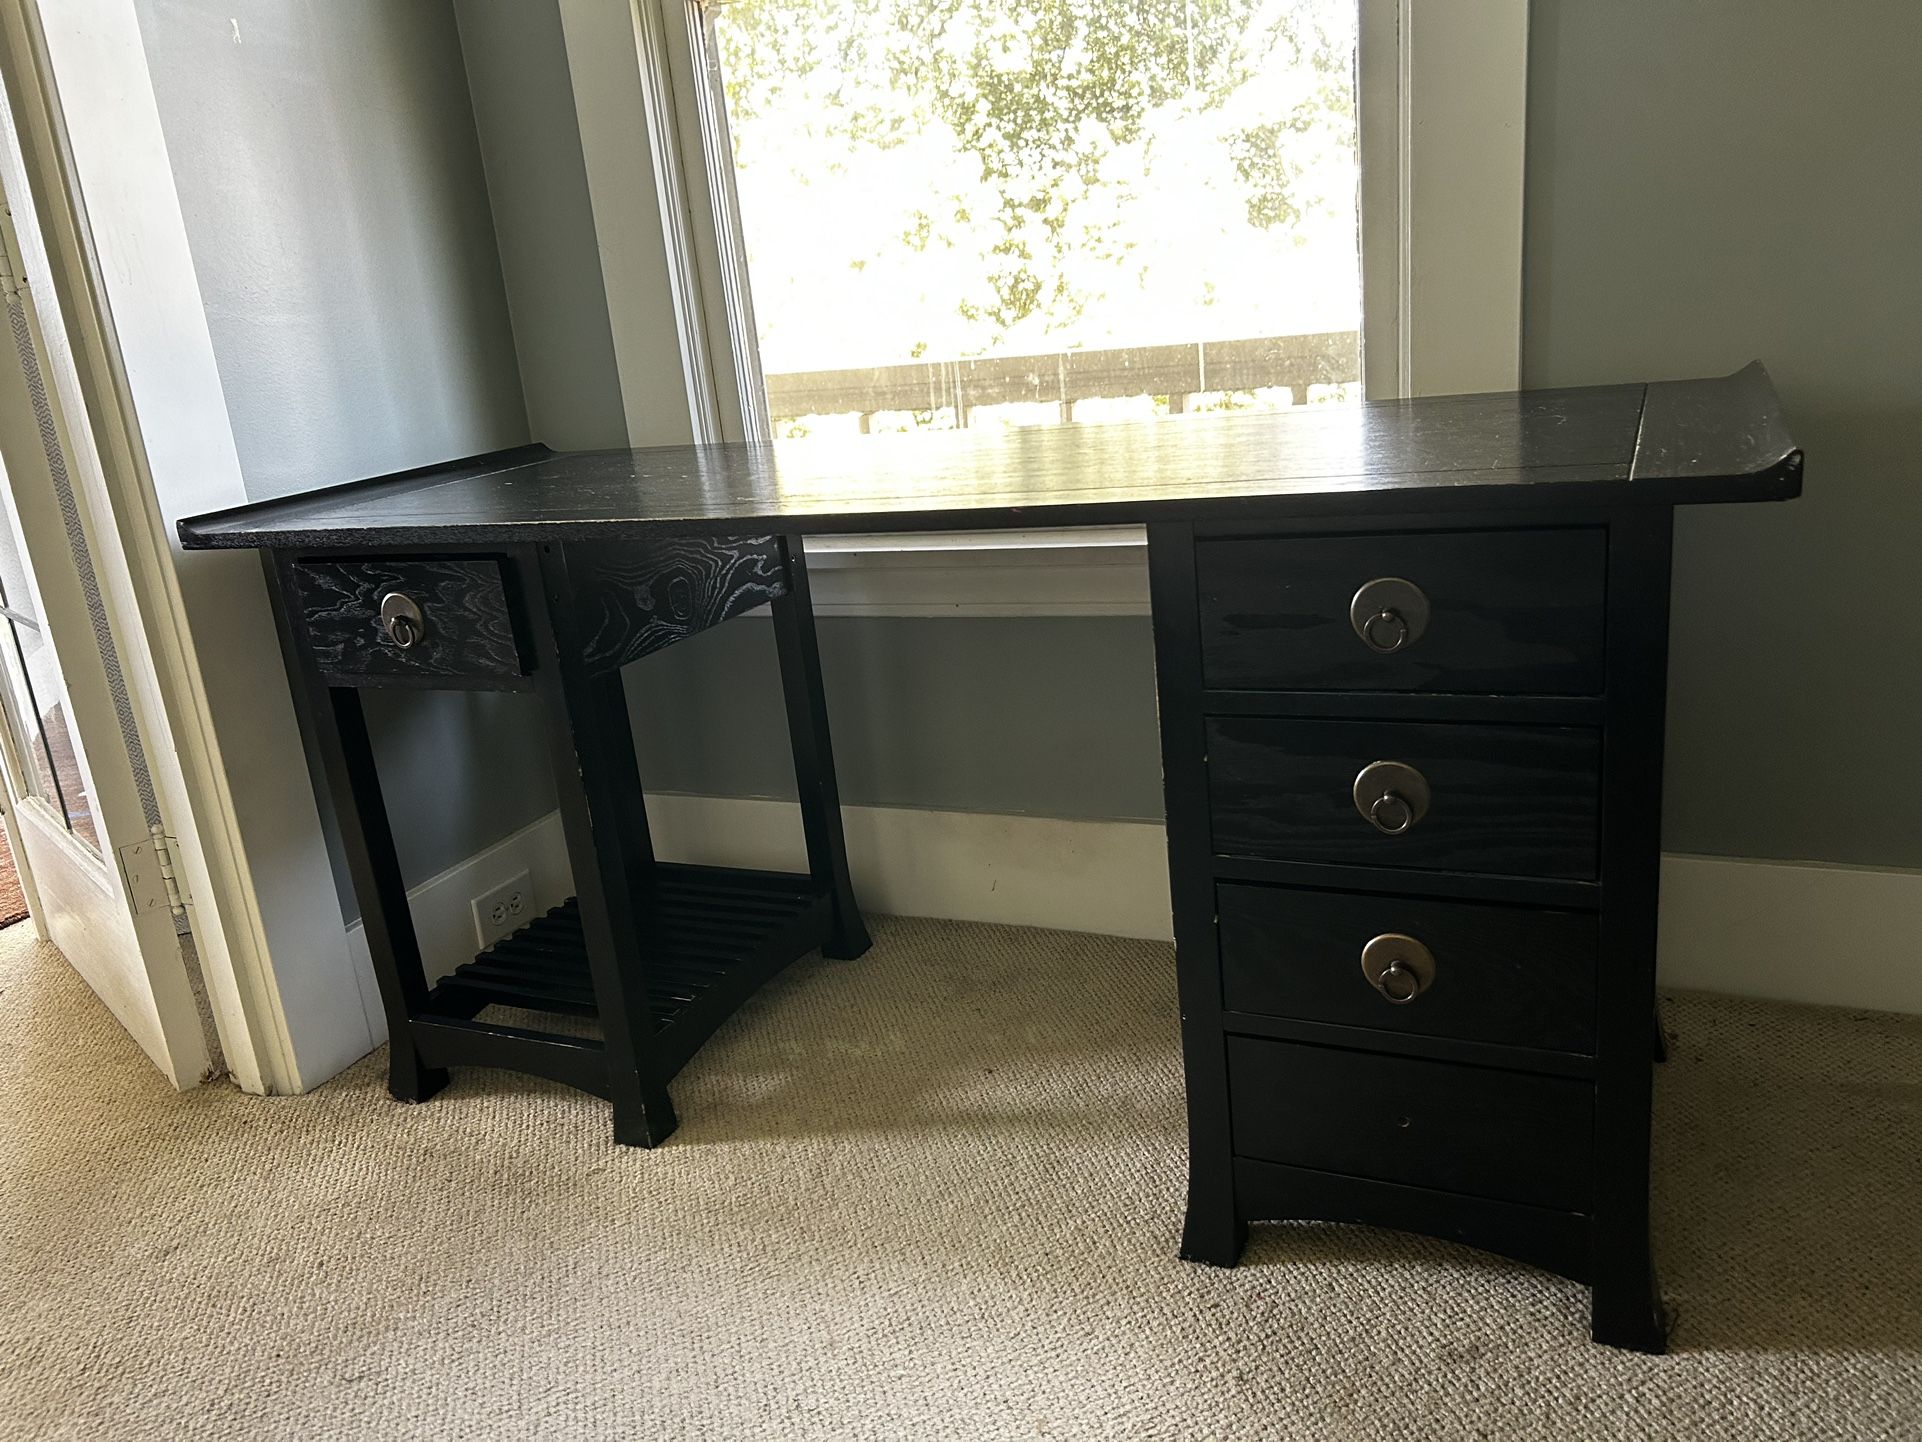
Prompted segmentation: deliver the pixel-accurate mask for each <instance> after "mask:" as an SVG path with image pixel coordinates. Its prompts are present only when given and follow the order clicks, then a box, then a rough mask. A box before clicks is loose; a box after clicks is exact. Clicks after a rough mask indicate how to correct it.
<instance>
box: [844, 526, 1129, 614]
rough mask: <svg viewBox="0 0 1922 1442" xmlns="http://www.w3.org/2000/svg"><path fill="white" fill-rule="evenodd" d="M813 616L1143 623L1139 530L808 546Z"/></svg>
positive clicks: (952, 534) (977, 534)
mask: <svg viewBox="0 0 1922 1442" xmlns="http://www.w3.org/2000/svg"><path fill="white" fill-rule="evenodd" d="M807 557H808V575H809V578H810V581H811V585H812V590H813V594H814V611H815V614H816V615H818V616H1145V615H1147V614H1148V538H1147V534H1146V533H1145V532H1144V531H1143V530H1142V529H1141V528H1140V527H1139V526H1099V527H1088V528H1085V529H1071V530H1029V531H943V532H930V533H918V534H917V533H904V534H899V535H878V536H811V537H809V538H808V541H807Z"/></svg>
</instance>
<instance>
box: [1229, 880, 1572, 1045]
mask: <svg viewBox="0 0 1922 1442" xmlns="http://www.w3.org/2000/svg"><path fill="white" fill-rule="evenodd" d="M1216 902H1217V909H1218V912H1219V915H1220V937H1221V992H1222V1004H1223V1005H1224V1006H1226V1007H1227V1008H1228V1010H1230V1011H1240V1012H1252V1013H1255V1014H1257V1015H1260V1016H1277V1017H1288V1018H1292V1019H1294V1020H1298V1021H1321V1022H1333V1023H1335V1024H1337V1025H1341V1026H1362V1027H1373V1028H1375V1029H1377V1030H1380V1031H1389V1032H1403V1033H1411V1034H1414V1035H1419V1036H1439V1037H1452V1038H1456V1039H1459V1040H1463V1041H1484V1042H1495V1043H1499V1044H1501V1045H1505V1046H1521V1047H1537V1048H1541V1049H1543V1050H1547V1051H1561V1052H1572V1053H1577V1054H1580V1055H1585V1056H1586V1055H1592V1054H1593V1053H1594V1050H1595V960H1596V955H1597V947H1598V921H1597V918H1596V915H1595V913H1593V912H1582V911H1550V910H1537V909H1533V908H1528V907H1513V906H1494V905H1484V904H1481V903H1477V902H1463V901H1431V900H1424V899H1417V898H1407V897H1396V896H1365V895H1354V894H1351V893H1347V892H1337V891H1302V890H1296V889H1294V888H1292V887H1277V886H1245V885H1237V884H1231V883H1223V884H1222V885H1220V886H1218V887H1217V888H1216ZM1384 936H1387V937H1395V936H1405V937H1408V938H1411V939H1412V940H1413V941H1415V942H1417V943H1419V945H1420V946H1421V947H1422V948H1424V949H1425V950H1426V952H1427V953H1428V954H1429V955H1430V956H1432V958H1433V962H1432V973H1431V974H1430V975H1428V976H1426V977H1425V978H1424V979H1423V980H1422V982H1421V985H1420V989H1419V990H1418V991H1417V992H1416V993H1415V995H1414V996H1413V998H1412V999H1410V1000H1408V1001H1406V1002H1396V1001H1392V1000H1390V999H1389V997H1388V996H1387V995H1384V993H1383V991H1382V990H1380V989H1378V988H1377V987H1376V986H1375V985H1373V984H1372V983H1371V982H1370V980H1369V975H1368V973H1367V972H1366V971H1364V968H1363V965H1362V952H1363V949H1364V948H1365V947H1367V946H1368V945H1369V943H1370V942H1371V941H1373V940H1375V938H1377V937H1384ZM1391 989H1392V990H1393V991H1394V992H1395V994H1397V995H1399V994H1401V992H1402V990H1403V988H1402V986H1401V985H1400V984H1399V983H1398V984H1397V985H1396V986H1395V987H1393V988H1391Z"/></svg>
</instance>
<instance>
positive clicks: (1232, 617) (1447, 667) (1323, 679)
mask: <svg viewBox="0 0 1922 1442" xmlns="http://www.w3.org/2000/svg"><path fill="white" fill-rule="evenodd" d="M1607 552H1608V547H1607V534H1606V532H1604V531H1603V530H1601V529H1600V528H1599V527H1595V528H1585V529H1569V530H1517V531H1485V532H1484V531H1455V532H1429V533H1425V534H1416V535H1395V534H1387V535H1358V536H1317V537H1290V538H1286V539H1276V538H1270V539H1251V540H1232V541H1230V540H1218V541H1203V542H1201V543H1200V544H1199V545H1197V547H1196V567H1197V570H1198V572H1199V574H1200V578H1201V586H1200V593H1201V650H1202V666H1203V670H1204V672H1205V675H1206V677H1207V683H1208V685H1209V686H1211V687H1221V688H1229V689H1246V690H1261V689H1267V688H1288V689H1305V690H1317V691H1319V690H1353V691H1369V690H1381V691H1434V692H1456V693H1480V694H1506V695H1545V696H1592V695H1594V694H1596V693H1597V692H1599V691H1600V690H1601V685H1602V646H1603V625H1602V622H1603V602H1604V582H1605V579H1606V575H1605V573H1606V566H1607ZM1384 576H1394V577H1400V578H1402V579H1404V580H1407V581H1411V582H1413V583H1414V584H1415V585H1416V586H1418V587H1420V589H1421V591H1422V592H1423V594H1424V595H1426V596H1427V598H1428V601H1429V604H1430V607H1431V608H1432V609H1431V615H1430V619H1429V621H1428V624H1427V629H1426V630H1425V631H1424V632H1423V633H1422V635H1421V636H1420V637H1419V638H1418V639H1416V640H1415V641H1413V642H1412V643H1410V644H1409V645H1407V646H1406V647H1404V648H1403V649H1401V650H1399V651H1395V652H1392V653H1390V654H1388V655H1382V654H1379V653H1377V652H1375V651H1372V650H1370V649H1369V648H1368V647H1367V646H1366V645H1365V644H1363V642H1362V640H1361V638H1360V637H1359V636H1357V635H1356V634H1355V631H1354V628H1353V626H1352V625H1351V623H1350V621H1349V602H1350V601H1351V599H1352V598H1353V597H1354V595H1355V592H1356V590H1357V589H1358V588H1359V587H1361V586H1362V585H1364V584H1365V583H1367V582H1369V581H1371V580H1374V579H1376V578H1378V577H1384Z"/></svg>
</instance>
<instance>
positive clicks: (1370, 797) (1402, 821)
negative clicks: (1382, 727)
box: [1355, 761, 1432, 836]
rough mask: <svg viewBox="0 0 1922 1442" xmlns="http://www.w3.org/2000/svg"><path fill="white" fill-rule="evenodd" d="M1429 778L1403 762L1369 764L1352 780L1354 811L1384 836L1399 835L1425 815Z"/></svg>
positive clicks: (1411, 827) (1375, 762) (1426, 811)
mask: <svg viewBox="0 0 1922 1442" xmlns="http://www.w3.org/2000/svg"><path fill="white" fill-rule="evenodd" d="M1431 796H1432V793H1431V792H1430V790H1429V787H1428V778H1427V777H1426V776H1424V775H1422V774H1421V772H1419V771H1417V770H1416V769H1415V768H1414V767H1412V766H1410V765H1409V764H1408V763H1407V762H1405V761H1371V762H1369V763H1368V764H1367V765H1366V766H1364V767H1362V768H1361V772H1360V774H1359V775H1357V776H1356V777H1355V810H1357V811H1359V812H1360V813H1361V814H1362V815H1363V816H1364V817H1365V818H1367V821H1368V824H1369V825H1370V826H1372V827H1374V828H1375V830H1377V831H1379V832H1380V833H1381V834H1382V835H1383V836H1400V835H1402V834H1403V833H1404V832H1407V831H1410V830H1412V829H1413V828H1414V826H1415V823H1416V822H1418V821H1420V820H1421V819H1422V817H1424V816H1426V815H1427V814H1428V803H1429V801H1430V799H1431Z"/></svg>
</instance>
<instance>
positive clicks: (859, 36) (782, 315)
mask: <svg viewBox="0 0 1922 1442" xmlns="http://www.w3.org/2000/svg"><path fill="white" fill-rule="evenodd" d="M706 15H707V18H708V25H709V27H710V28H709V30H708V33H707V37H706V39H707V50H708V54H709V56H710V57H711V59H712V60H713V61H714V62H715V63H716V64H717V65H718V69H719V73H720V79H721V87H722V91H723V93H724V96H725V111H726V115H725V119H726V124H727V130H728V138H729V144H730V148H731V152H732V157H733V163H734V175H733V177H732V180H733V190H734V193H735V194H736V195H737V196H738V226H739V234H740V236H741V239H742V241H743V242H744V247H745V252H746V268H747V275H748V280H749V283H750V293H751V308H752V312H753V317H754V323H753V339H754V341H755V342H756V343H757V344H758V350H759V358H760V363H761V364H760V370H761V372H762V374H763V375H764V376H765V383H766V391H767V411H768V414H769V416H770V418H771V420H772V424H773V429H774V433H775V435H776V437H777V438H783V439H797V440H798V439H803V438H808V437H816V436H824V435H835V434H846V433H850V432H857V431H863V432H864V431H882V430H891V431H915V430H944V429H953V428H956V427H965V426H987V425H1037V424H1054V423H1059V422H1067V421H1074V422H1083V423H1085V422H1095V421H1103V420H1110V419H1137V418H1146V417H1151V416H1163V415H1172V414H1180V413H1187V412H1195V411H1209V410H1241V409H1274V408H1279V407H1283V406H1289V405H1301V404H1322V403H1343V402H1348V401H1353V400H1358V399H1359V395H1360V378H1361V374H1362V372H1361V355H1360V338H1359V332H1360V318H1361V280H1360V275H1361V268H1360V259H1359V238H1358V215H1357V193H1358V164H1357V135H1356V120H1357V97H1356V78H1355V77H1356V9H1355V0H724V3H720V0H711V3H710V4H709V5H708V6H707V8H706Z"/></svg>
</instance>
